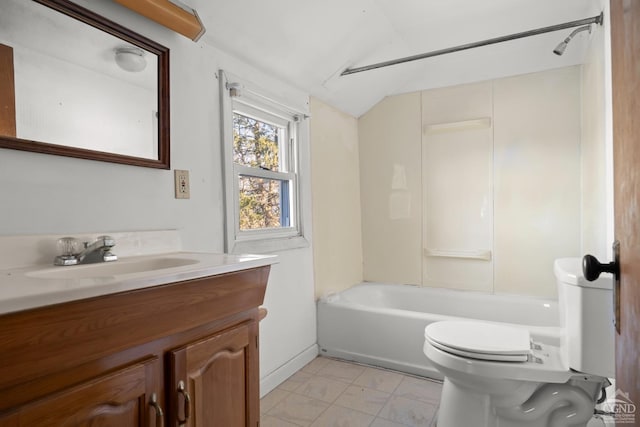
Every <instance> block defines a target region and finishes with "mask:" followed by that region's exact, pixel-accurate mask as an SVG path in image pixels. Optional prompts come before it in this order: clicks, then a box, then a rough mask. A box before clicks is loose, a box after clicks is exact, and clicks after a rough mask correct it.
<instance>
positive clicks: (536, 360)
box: [527, 354, 544, 364]
mask: <svg viewBox="0 0 640 427" xmlns="http://www.w3.org/2000/svg"><path fill="white" fill-rule="evenodd" d="M527 362H532V363H540V364H542V363H544V362H543V361H542V359H541V358H539V357H536V356H534V355H533V354H530V355H529V356H528V357H527Z"/></svg>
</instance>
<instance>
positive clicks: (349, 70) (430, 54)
mask: <svg viewBox="0 0 640 427" xmlns="http://www.w3.org/2000/svg"><path fill="white" fill-rule="evenodd" d="M603 19H604V13H603V12H601V13H600V15H598V16H594V17H592V18H585V19H579V20H577V21H571V22H565V23H563V24H557V25H552V26H550V27H543V28H538V29H535V30H529V31H524V32H522V33H516V34H510V35H508V36H502V37H496V38H493V39H487V40H483V41H479V42H474V43H468V44H463V45H460V46H455V47H450V48H447V49H440V50H434V51H432V52H427V53H421V54H418V55H412V56H406V57H404V58H398V59H392V60H389V61H384V62H378V63H375V64H371V65H364V66H362V67H354V68H347V69H345V70H344V71H343V72H342V73H340V76H346V75H349V74H355V73H361V72H363V71H369V70H375V69H376V68H382V67H388V66H390V65H396V64H403V63H405V62H410V61H417V60H418V59H425V58H431V57H433V56H438V55H444V54H447V53H454V52H460V51H461V50H467V49H474V48H476V47H481V46H487V45H490V44H496V43H502V42H506V41H509V40H515V39H521V38H523V37H530V36H536V35H538V34H543V33H550V32H552V31H558V30H564V29H566V28H573V27H579V26H582V25H589V24H600V25H602V22H603Z"/></svg>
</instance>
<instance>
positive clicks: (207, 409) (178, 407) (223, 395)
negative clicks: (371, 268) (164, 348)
mask: <svg viewBox="0 0 640 427" xmlns="http://www.w3.org/2000/svg"><path fill="white" fill-rule="evenodd" d="M257 337H258V334H257V323H256V322H250V323H247V324H244V325H241V326H238V327H235V328H233V329H230V330H227V331H224V332H221V333H219V334H216V335H213V336H211V337H208V338H205V339H203V340H201V341H197V342H194V343H192V344H189V345H187V346H185V347H183V348H180V349H177V350H175V351H172V352H171V353H170V358H171V368H172V372H171V385H172V388H173V390H171V392H170V393H169V395H170V402H171V403H170V405H171V409H172V411H171V422H170V423H169V424H168V425H169V426H175V427H178V426H189V427H213V426H220V427H222V426H224V427H247V426H251V427H256V426H257V425H258V421H259V412H260V409H259V404H260V403H259V389H258V387H259V373H258V350H257V347H258V345H257Z"/></svg>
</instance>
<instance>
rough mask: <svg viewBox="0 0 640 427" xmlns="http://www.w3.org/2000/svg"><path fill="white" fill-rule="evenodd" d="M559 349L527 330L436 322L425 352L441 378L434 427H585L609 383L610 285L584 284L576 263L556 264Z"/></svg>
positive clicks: (572, 260) (602, 279) (611, 372)
mask: <svg viewBox="0 0 640 427" xmlns="http://www.w3.org/2000/svg"><path fill="white" fill-rule="evenodd" d="M554 272H555V275H556V278H557V284H558V306H559V310H560V322H561V324H560V326H561V332H560V337H561V338H560V343H559V345H548V344H540V343H536V337H535V336H533V337H532V336H531V335H530V332H529V330H527V329H526V327H525V326H523V327H518V326H515V325H513V326H510V325H505V324H498V323H489V322H481V321H442V322H436V323H432V324H430V325H429V326H427V327H426V329H425V343H424V353H425V355H426V356H427V358H429V360H430V361H431V362H432V364H433V365H434V366H435V368H436V369H438V371H440V372H441V373H442V374H443V375H444V377H445V379H444V386H443V388H442V397H441V401H440V409H439V411H438V419H437V427H560V426H586V425H587V423H588V422H589V420H590V419H591V417H592V416H593V410H594V406H595V404H596V401H597V400H598V398H599V396H600V394H601V390H602V388H603V387H604V386H607V385H609V381H608V379H607V378H610V377H613V376H614V363H615V362H614V353H613V351H614V327H613V314H612V285H613V284H612V279H611V278H610V277H604V276H602V277H600V278H599V279H597V280H596V281H594V282H588V281H586V280H585V279H584V277H583V276H582V270H581V260H580V259H579V258H563V259H558V260H556V262H555V264H554Z"/></svg>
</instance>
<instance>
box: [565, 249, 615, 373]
mask: <svg viewBox="0 0 640 427" xmlns="http://www.w3.org/2000/svg"><path fill="white" fill-rule="evenodd" d="M554 273H555V275H556V280H557V285H558V307H559V310H560V325H561V327H563V328H564V331H563V337H562V344H561V347H562V349H563V352H564V357H565V358H566V362H567V363H568V365H569V367H570V368H571V369H574V370H576V371H580V372H584V373H587V374H594V375H600V376H603V377H607V378H613V377H614V373H615V355H614V348H615V338H614V337H615V335H614V325H613V318H614V317H613V277H612V276H611V274H608V273H604V274H601V275H600V277H599V278H598V279H597V280H595V281H593V282H589V281H587V280H586V279H585V278H584V276H583V274H582V259H580V258H561V259H557V260H556V261H555V263H554Z"/></svg>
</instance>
